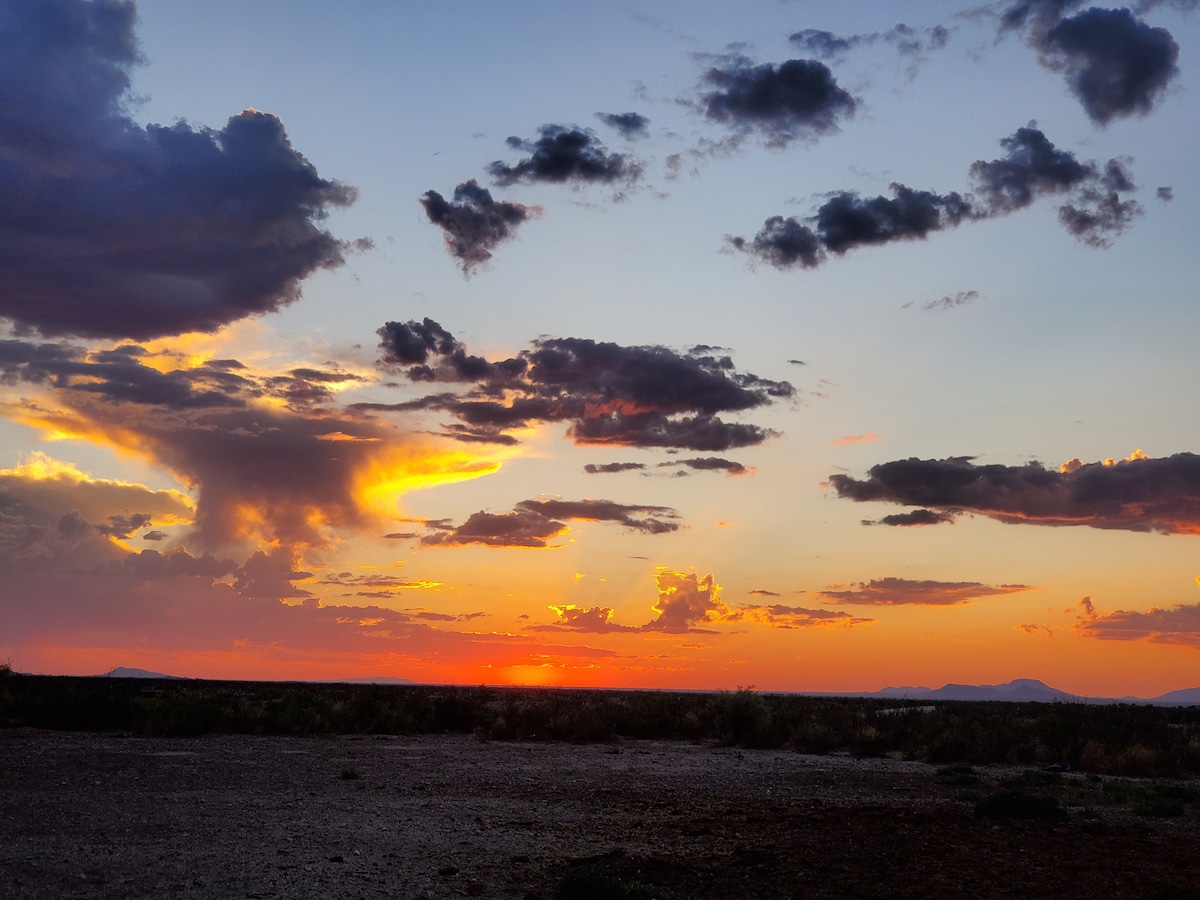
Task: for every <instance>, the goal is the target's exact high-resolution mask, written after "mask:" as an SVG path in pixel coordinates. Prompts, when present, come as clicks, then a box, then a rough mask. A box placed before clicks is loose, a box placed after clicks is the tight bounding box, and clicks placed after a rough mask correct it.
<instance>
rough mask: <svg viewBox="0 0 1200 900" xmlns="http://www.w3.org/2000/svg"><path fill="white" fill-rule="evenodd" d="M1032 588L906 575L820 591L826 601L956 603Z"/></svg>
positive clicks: (898, 604) (882, 604)
mask: <svg viewBox="0 0 1200 900" xmlns="http://www.w3.org/2000/svg"><path fill="white" fill-rule="evenodd" d="M1028 590H1030V588H1029V585H1025V584H1001V585H987V584H980V583H979V582H977V581H910V580H908V579H906V578H873V579H871V581H869V582H866V583H863V582H859V583H858V584H856V585H854V586H853V587H851V588H849V589H848V590H826V591H821V592H820V593H819V594H818V596H819V597H820V598H821V599H822V600H824V601H825V602H826V603H850V604H856V605H861V606H957V605H958V604H961V603H970V602H971V601H972V600H978V599H979V598H981V597H995V596H998V595H1001V594H1017V593H1021V592H1022V591H1028Z"/></svg>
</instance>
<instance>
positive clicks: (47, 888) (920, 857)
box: [0, 728, 1200, 900]
mask: <svg viewBox="0 0 1200 900" xmlns="http://www.w3.org/2000/svg"><path fill="white" fill-rule="evenodd" d="M1022 778H1025V779H1026V780H1029V779H1030V778H1032V782H1031V783H1037V784H1041V785H1042V786H1041V787H1040V788H1039V789H1038V790H1040V791H1041V793H1042V794H1047V792H1049V793H1054V794H1055V795H1056V796H1058V797H1061V798H1062V811H1063V813H1062V815H1055V816H1050V817H1047V818H1028V819H1024V818H1012V817H999V818H988V817H981V816H978V815H977V814H976V803H977V802H978V800H979V799H980V797H982V796H986V795H987V794H988V793H989V792H995V791H996V790H998V789H999V788H998V786H1000V785H1002V784H1004V783H1009V784H1011V783H1014V779H1015V780H1016V781H1017V782H1019V781H1020V779H1022ZM1005 779H1007V782H1005ZM1117 780H1118V779H1111V778H1107V777H1106V778H1105V779H1103V780H1101V779H1099V778H1098V777H1096V776H1092V777H1091V778H1088V777H1087V776H1083V775H1075V774H1074V773H1068V774H1067V775H1065V776H1059V777H1054V778H1040V777H1038V773H1037V772H1032V773H1031V772H1030V771H1029V770H1023V769H999V768H990V767H981V768H978V769H975V770H967V769H965V768H960V769H958V770H947V769H944V768H943V769H938V767H936V766H931V765H927V764H924V763H914V762H904V761H900V760H894V759H856V758H853V757H851V756H845V755H831V756H810V755H805V754H800V753H793V752H788V751H780V750H738V749H733V748H728V747H715V746H712V745H704V744H693V743H687V742H674V741H650V742H639V741H622V742H619V743H609V744H579V745H577V744H570V743H537V742H523V743H514V742H500V741H481V740H479V739H477V738H475V737H471V736H466V735H440V736H415V737H409V736H396V737H390V736H387V737H378V736H375V737H357V736H334V737H296V738H293V737H254V736H244V735H209V736H204V737H196V738H149V737H130V736H125V735H120V734H111V733H100V734H97V733H79V732H58V731H44V730H36V729H29V728H13V729H5V730H0V895H2V896H3V897H5V898H13V900H16V898H54V900H59V898H143V897H144V898H171V897H189V898H359V897H363V898H374V897H402V898H422V897H425V898H442V897H463V896H466V897H497V898H530V900H532V898H546V900H550V898H555V897H564V898H568V900H569V898H570V897H666V898H689V897H715V898H733V897H738V898H745V897H788V898H791V897H924V896H972V897H1047V896H1056V897H1091V898H1098V897H1164V898H1165V897H1172V898H1175V897H1194V896H1200V854H1198V853H1197V848H1200V816H1198V815H1197V812H1198V811H1197V809H1196V808H1194V807H1191V806H1189V807H1187V808H1186V809H1183V810H1174V811H1170V810H1168V811H1166V812H1165V813H1164V812H1163V811H1161V810H1160V811H1159V812H1160V814H1157V815H1156V814H1146V813H1145V811H1143V812H1142V813H1138V812H1137V811H1135V810H1134V809H1132V808H1130V807H1127V806H1122V805H1119V804H1117V805H1112V804H1102V803H1098V802H1096V803H1093V802H1091V800H1090V798H1099V797H1100V796H1101V793H1100V792H1101V791H1102V790H1103V789H1105V788H1106V786H1107V787H1112V786H1113V783H1114V782H1115V781H1117ZM1125 781H1136V780H1129V779H1125ZM1158 783H1160V784H1161V779H1160V780H1159V781H1158ZM1193 787H1194V785H1193ZM1133 788H1136V784H1135V785H1133ZM1181 789H1185V790H1190V788H1181ZM1089 792H1090V793H1089Z"/></svg>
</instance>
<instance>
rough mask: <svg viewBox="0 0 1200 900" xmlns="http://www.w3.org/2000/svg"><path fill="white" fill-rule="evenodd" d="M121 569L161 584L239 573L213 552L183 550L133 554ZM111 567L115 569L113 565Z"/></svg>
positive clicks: (227, 561)
mask: <svg viewBox="0 0 1200 900" xmlns="http://www.w3.org/2000/svg"><path fill="white" fill-rule="evenodd" d="M120 567H121V570H122V572H124V573H125V574H127V575H129V576H130V577H133V578H136V579H137V580H138V581H160V580H162V579H166V578H177V577H180V576H186V577H189V578H223V577H224V576H226V575H229V574H231V573H234V572H237V571H238V566H237V564H236V563H234V562H233V561H232V560H228V559H217V558H216V557H215V556H212V555H211V554H209V553H205V554H204V555H203V556H192V555H191V554H190V553H188V552H187V551H186V550H183V549H177V550H173V551H171V552H170V553H159V552H158V551H157V550H143V551H141V552H140V553H131V554H129V555H128V556H126V557H125V558H124V559H123V560H121V562H120ZM109 568H110V570H115V567H114V566H113V565H111V564H110V566H109ZM289 589H290V585H289Z"/></svg>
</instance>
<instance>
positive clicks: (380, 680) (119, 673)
mask: <svg viewBox="0 0 1200 900" xmlns="http://www.w3.org/2000/svg"><path fill="white" fill-rule="evenodd" d="M97 677H98V678H166V679H169V680H171V681H191V680H192V679H190V678H187V677H185V676H183V675H164V674H163V673H162V672H150V671H147V670H146V669H138V668H134V667H130V666H117V667H116V668H114V669H109V670H108V671H107V672H105V673H104V674H103V675H99V676H97ZM310 683H311V684H417V682H415V681H409V680H408V679H407V678H397V677H396V676H394V675H376V676H374V677H372V678H338V679H335V680H333V681H314V682H310Z"/></svg>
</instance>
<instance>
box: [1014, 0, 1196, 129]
mask: <svg viewBox="0 0 1200 900" xmlns="http://www.w3.org/2000/svg"><path fill="white" fill-rule="evenodd" d="M1080 5H1081V3H1078V2H1064V0H1032V2H1022V3H1017V4H1014V5H1013V6H1011V7H1009V9H1008V10H1007V11H1006V12H1005V13H1004V15H1003V16H1002V19H1001V22H1002V27H1003V28H1005V29H1015V30H1019V31H1021V32H1022V34H1023V36H1024V38H1025V40H1026V41H1027V42H1028V43H1029V45H1030V46H1031V47H1032V48H1033V49H1034V50H1036V51H1037V54H1038V60H1039V61H1040V62H1041V64H1042V65H1043V66H1045V67H1046V68H1048V69H1050V70H1051V71H1053V72H1061V73H1062V74H1063V75H1064V76H1065V77H1066V80H1067V84H1068V85H1069V86H1070V88H1071V91H1072V93H1074V94H1075V96H1076V97H1077V98H1078V99H1079V101H1080V103H1082V104H1083V108H1084V111H1085V112H1086V113H1087V114H1088V117H1089V118H1091V120H1092V121H1093V122H1095V123H1096V124H1098V125H1107V124H1108V123H1109V122H1111V121H1112V120H1113V119H1118V118H1125V117H1128V116H1144V115H1146V114H1147V113H1149V112H1151V111H1152V110H1153V109H1154V107H1155V105H1156V104H1157V103H1158V101H1159V100H1161V99H1162V97H1163V95H1164V94H1165V93H1166V91H1167V88H1168V87H1169V86H1170V84H1171V82H1172V80H1174V78H1175V76H1176V75H1178V74H1179V69H1178V66H1177V65H1176V63H1177V62H1178V60H1179V45H1178V44H1177V43H1176V42H1175V39H1174V38H1173V37H1172V36H1171V33H1170V32H1169V31H1167V29H1165V28H1155V27H1153V26H1151V25H1148V24H1146V22H1144V21H1142V20H1141V19H1138V18H1137V17H1136V16H1135V15H1134V14H1133V12H1131V11H1130V10H1128V9H1099V8H1096V7H1092V8H1090V9H1086V10H1083V11H1082V12H1080V13H1078V14H1076V15H1074V16H1070V17H1066V15H1065V14H1066V13H1067V12H1068V11H1069V10H1071V9H1074V8H1076V7H1078V6H1080ZM1143 7H1145V4H1143Z"/></svg>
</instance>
